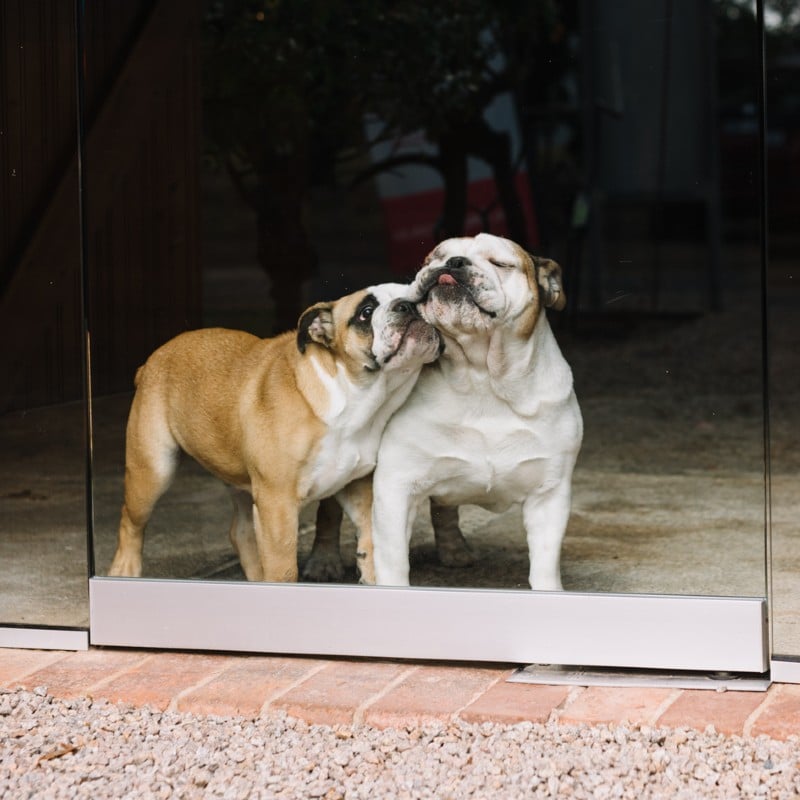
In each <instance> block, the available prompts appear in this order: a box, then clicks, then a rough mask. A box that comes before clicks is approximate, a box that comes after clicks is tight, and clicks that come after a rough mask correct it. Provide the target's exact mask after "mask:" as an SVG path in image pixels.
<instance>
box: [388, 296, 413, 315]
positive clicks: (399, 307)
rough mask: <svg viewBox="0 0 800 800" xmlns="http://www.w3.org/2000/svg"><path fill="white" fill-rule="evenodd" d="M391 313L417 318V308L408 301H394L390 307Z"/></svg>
mask: <svg viewBox="0 0 800 800" xmlns="http://www.w3.org/2000/svg"><path fill="white" fill-rule="evenodd" d="M392 311H396V312H397V313H398V314H411V315H412V316H417V307H416V306H415V305H414V304H413V303H412V302H410V301H409V300H396V301H395V303H394V305H393V306H392Z"/></svg>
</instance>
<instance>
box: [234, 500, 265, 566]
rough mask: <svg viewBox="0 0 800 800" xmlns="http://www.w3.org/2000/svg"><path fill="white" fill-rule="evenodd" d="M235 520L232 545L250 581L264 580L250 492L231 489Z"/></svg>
mask: <svg viewBox="0 0 800 800" xmlns="http://www.w3.org/2000/svg"><path fill="white" fill-rule="evenodd" d="M231 500H232V501H233V519H232V520H231V530H230V537H231V544H232V545H233V549H234V550H236V554H237V555H238V556H239V562H240V563H241V565H242V569H243V570H244V574H245V577H246V578H247V580H249V581H260V580H263V577H262V573H261V561H260V560H259V558H258V545H257V544H256V532H255V528H254V525H253V498H252V496H251V494H250V492H246V491H244V490H242V489H234V488H231Z"/></svg>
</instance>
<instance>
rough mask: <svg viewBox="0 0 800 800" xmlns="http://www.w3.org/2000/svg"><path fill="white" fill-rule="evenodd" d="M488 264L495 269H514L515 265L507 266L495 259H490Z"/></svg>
mask: <svg viewBox="0 0 800 800" xmlns="http://www.w3.org/2000/svg"><path fill="white" fill-rule="evenodd" d="M489 263H490V264H493V265H494V266H495V267H499V268H500V269H516V265H515V264H508V263H506V262H504V261H498V260H497V259H495V258H490V259H489Z"/></svg>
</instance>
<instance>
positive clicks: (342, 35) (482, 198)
mask: <svg viewBox="0 0 800 800" xmlns="http://www.w3.org/2000/svg"><path fill="white" fill-rule="evenodd" d="M446 5H447V8H446V9H443V8H442V6H441V4H439V5H437V7H436V8H435V9H433V8H432V9H431V10H426V9H422V8H420V7H418V4H411V3H409V4H401V5H400V6H398V7H397V8H396V9H395V10H394V12H393V13H392V14H386V13H385V12H384V11H383V10H382V7H381V6H380V4H378V5H377V6H376V5H375V4H373V3H355V4H347V5H346V7H343V8H339V9H337V10H336V12H335V13H334V12H333V11H331V12H330V14H327V12H323V11H318V12H317V13H318V16H313V15H309V13H308V9H305V7H304V5H303V4H299V5H298V4H271V3H269V4H266V3H265V4H258V3H256V4H251V3H236V2H211V3H208V4H203V5H202V7H200V5H198V4H193V3H189V2H182V1H181V0H174V2H170V3H160V4H158V9H157V11H154V12H153V15H152V16H151V17H150V18H148V19H147V20H145V21H144V22H143V24H142V25H141V28H140V29H139V31H138V34H137V38H136V41H135V43H134V45H133V46H132V47H131V49H130V51H129V56H128V62H127V64H128V66H127V67H126V70H127V72H126V76H127V78H128V81H127V82H125V83H124V84H121V85H120V86H119V89H118V90H119V91H120V92H123V91H127V92H130V93H132V95H131V98H130V100H129V101H126V102H125V103H122V102H120V103H118V104H116V105H115V106H114V107H115V108H118V109H125V108H131V109H133V108H135V111H133V110H131V111H130V113H129V115H128V116H125V114H124V113H123V111H120V112H119V115H118V116H117V117H109V118H108V120H107V123H108V134H107V135H108V140H107V144H106V145H103V144H102V143H101V139H100V137H99V135H98V139H97V141H96V142H95V143H94V144H93V143H92V142H91V141H90V143H89V144H90V150H89V153H88V157H87V161H88V164H89V170H90V177H89V180H90V185H91V181H93V180H94V181H96V182H97V184H98V188H97V189H95V191H93V192H90V195H89V197H90V199H89V224H90V227H92V229H93V230H95V231H96V233H95V236H94V237H93V243H92V249H91V250H90V254H89V258H90V271H91V273H92V276H93V281H94V284H93V288H92V293H93V294H92V308H91V317H92V320H93V322H92V332H93V337H94V343H95V348H96V352H97V354H98V357H97V358H96V359H95V360H94V363H93V368H94V371H95V372H94V378H95V381H94V384H95V387H96V390H97V395H98V396H97V397H96V401H95V425H96V447H95V459H96V478H95V484H94V492H95V505H96V528H97V533H96V543H97V564H98V573H99V574H104V573H105V570H106V569H107V566H108V564H109V563H110V560H111V557H112V555H113V551H114V546H115V540H116V528H117V524H118V521H119V519H118V515H119V509H120V504H121V501H122V479H123V465H124V426H125V417H126V414H127V409H128V407H129V403H130V398H131V394H130V391H131V386H132V379H133V375H134V373H135V371H136V368H137V367H138V366H139V365H140V364H141V363H143V361H144V359H145V358H146V357H147V355H148V354H149V352H151V351H152V350H153V349H155V348H156V347H157V346H158V345H160V344H161V343H163V342H164V341H166V340H167V339H168V338H170V337H171V336H173V335H175V334H176V333H178V332H179V331H181V330H184V329H188V328H192V327H197V326H199V325H206V326H210V325H223V326H227V327H233V328H239V329H244V330H249V331H251V332H254V333H257V334H259V335H269V334H270V333H272V332H276V331H278V330H282V329H286V328H289V327H292V326H293V325H294V324H295V321H296V320H297V318H298V317H299V314H300V312H301V311H302V309H303V308H304V307H306V306H307V305H310V304H311V303H312V302H314V301H316V300H318V299H331V298H334V297H338V296H340V295H342V294H344V293H346V292H348V291H352V290H353V289H356V288H359V287H362V286H366V285H369V284H371V283H375V282H378V281H382V280H404V279H406V278H408V277H410V276H411V275H413V273H414V271H415V270H416V268H417V267H418V266H419V264H420V263H421V260H422V259H423V258H424V256H425V254H426V253H427V252H428V250H430V249H431V248H432V246H433V245H434V244H435V243H436V241H438V240H439V239H440V238H442V237H444V236H450V235H454V234H460V233H467V234H474V233H476V232H478V231H480V230H489V231H491V232H493V233H498V234H502V235H507V236H509V237H511V238H513V239H515V240H517V241H518V242H520V243H521V244H523V245H525V246H526V247H528V248H530V249H531V250H532V251H534V252H536V253H537V254H541V255H547V256H549V257H551V258H554V259H556V260H557V261H559V263H561V265H562V267H563V269H564V272H565V280H566V293H567V298H568V306H567V308H566V309H565V310H564V311H563V312H554V313H553V314H552V315H551V323H552V324H553V326H554V328H555V330H556V336H557V338H558V340H559V343H560V345H561V348H562V350H563V351H564V354H565V356H566V358H567V360H568V361H569V363H570V365H571V366H572V369H573V373H574V376H575V385H576V390H577V394H578V399H579V401H580V404H581V408H582V411H583V416H584V422H585V438H584V444H583V449H582V452H581V455H580V457H579V460H578V466H577V468H576V472H575V480H574V501H573V513H572V517H571V521H570V525H569V529H568V533H567V536H566V539H565V544H564V550H563V557H562V569H563V583H564V586H565V588H566V589H569V590H579V591H612V592H646V593H660V592H666V593H677V594H718V595H763V594H764V593H765V586H764V558H765V550H764V512H763V508H764V505H763V497H764V476H763V463H764V453H763V420H762V395H761V338H760V337H761V319H760V294H759V292H760V279H761V264H760V255H759V253H760V251H759V239H758V236H759V229H758V181H757V174H758V138H757V135H755V134H756V133H757V130H756V131H754V129H753V114H754V113H755V110H757V107H758V64H757V61H756V58H755V49H754V42H755V36H756V20H755V16H754V13H753V10H752V9H751V8H750V7H748V6H747V5H745V4H740V3H729V2H722V1H720V2H714V3H707V4H706V3H695V2H690V0H681V1H680V2H677V1H676V2H672V3H669V4H667V7H668V8H669V9H671V12H670V13H669V14H665V13H664V9H663V8H661V7H660V5H659V4H656V6H653V5H652V4H640V3H625V4H621V5H620V4H606V3H599V2H583V3H580V4H578V3H560V4H553V3H549V2H544V1H543V2H536V3H529V4H526V6H525V11H524V13H523V14H522V16H521V17H520V15H519V13H518V10H517V11H515V13H514V15H513V16H512V15H511V14H510V12H507V11H505V10H504V8H503V7H502V6H500V7H498V5H497V4H491V3H484V2H478V0H473V1H472V2H468V3H467V4H466V5H465V4H464V3H463V2H459V3H452V4H446ZM410 41H412V42H414V43H415V44H414V47H413V48H409V47H408V46H407V43H408V42H410ZM166 42H168V43H169V45H168V46H167V45H166V44H165V43H166ZM154 62H155V63H156V64H157V65H158V64H160V65H161V66H162V67H163V68H158V75H159V78H158V80H157V81H155V82H154V81H152V80H150V77H151V74H150V72H149V71H148V70H149V69H151V67H150V66H149V65H150V64H152V63H154ZM152 68H153V69H156V68H157V67H152ZM154 84H155V88H153V86H154ZM144 86H147V87H148V91H147V92H144V90H143V89H142V88H141V87H144ZM137 87H138V88H137ZM134 99H137V100H138V102H139V105H138V106H132V102H133V100H134ZM198 107H202V115H198V114H195V109H196V108H198ZM112 143H113V147H112ZM112 152H113V158H111V157H110V155H109V154H110V153H112ZM92 175H94V177H92ZM119 187H126V188H125V191H124V192H121V191H120V189H119ZM111 308H113V309H114V312H113V314H110V313H108V309H111ZM230 513H231V508H230V501H229V499H228V497H227V492H226V490H225V488H224V487H223V486H222V485H221V484H219V483H218V482H217V481H215V480H214V479H212V478H210V477H209V476H208V475H207V474H206V473H205V472H203V470H202V469H200V468H199V467H198V466H197V465H195V464H194V463H192V462H191V461H189V460H188V459H187V460H185V462H184V463H183V464H182V466H181V468H180V472H179V476H178V478H177V479H176V481H175V483H174V485H173V487H172V488H171V489H170V491H169V492H168V493H167V494H166V495H165V496H164V498H162V500H161V502H160V503H159V505H158V506H157V508H156V512H155V515H154V516H153V519H152V521H151V523H150V527H149V529H148V534H147V542H146V545H145V551H144V553H145V560H144V575H145V576H147V577H176V578H191V577H194V578H210V577H211V578H226V579H233V580H242V579H243V574H242V572H241V569H240V567H239V565H238V561H237V559H236V557H235V555H234V552H233V550H232V548H231V545H230V543H229V542H228V539H227V530H228V527H229V523H230ZM301 522H302V525H301V536H300V560H301V562H302V561H303V559H304V558H306V557H307V555H308V553H309V551H310V547H311V542H312V539H313V526H314V510H313V509H309V510H308V511H307V512H306V513H305V514H304V515H303V518H302V520H301ZM460 524H461V527H462V529H463V530H464V533H465V535H466V536H467V539H468V540H469V542H470V544H471V546H472V548H473V550H474V553H475V556H476V558H475V564H474V565H473V566H471V567H463V568H447V567H444V566H442V565H441V564H440V563H439V562H438V560H437V558H436V555H435V550H434V546H433V539H432V535H431V529H430V522H429V520H428V519H427V517H426V515H425V514H423V515H421V518H420V519H419V521H418V524H417V527H416V529H415V533H414V537H413V539H412V543H411V558H412V575H411V581H412V584H417V585H444V586H468V587H509V588H525V587H527V575H528V555H527V547H526V543H525V540H524V535H523V533H522V527H521V518H520V513H519V512H518V511H510V512H507V513H506V514H503V515H500V516H497V515H492V514H490V513H488V512H484V511H481V510H479V509H477V508H473V507H463V508H461V509H460ZM342 552H343V557H344V560H345V564H346V566H347V576H346V579H347V580H348V581H354V580H355V578H356V573H355V543H354V538H353V531H352V528H351V527H350V526H349V524H347V523H345V525H344V530H343V538H342Z"/></svg>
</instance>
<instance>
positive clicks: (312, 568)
mask: <svg viewBox="0 0 800 800" xmlns="http://www.w3.org/2000/svg"><path fill="white" fill-rule="evenodd" d="M300 577H301V579H302V580H304V581H310V582H312V583H341V582H342V581H343V580H344V564H343V563H342V558H341V556H340V555H339V554H338V553H327V552H317V553H315V552H313V551H312V553H311V555H310V556H309V557H308V561H306V563H305V564H304V565H303V570H302V572H301V573H300Z"/></svg>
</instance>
